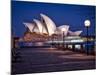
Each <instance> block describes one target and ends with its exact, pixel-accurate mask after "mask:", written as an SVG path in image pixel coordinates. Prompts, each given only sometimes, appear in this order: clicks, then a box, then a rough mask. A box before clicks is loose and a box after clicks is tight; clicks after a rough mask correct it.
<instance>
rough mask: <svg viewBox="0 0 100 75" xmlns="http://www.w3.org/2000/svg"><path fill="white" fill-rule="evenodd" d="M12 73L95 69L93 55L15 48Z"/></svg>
mask: <svg viewBox="0 0 100 75" xmlns="http://www.w3.org/2000/svg"><path fill="white" fill-rule="evenodd" d="M12 50H15V51H16V53H15V55H14V56H12V74H24V73H41V72H55V71H72V70H86V69H95V68H96V67H95V64H96V62H95V56H93V55H86V54H83V53H78V52H73V51H70V50H64V51H63V50H61V49H56V48H39V47H37V48H15V49H12Z"/></svg>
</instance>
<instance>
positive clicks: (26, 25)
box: [23, 23, 35, 32]
mask: <svg viewBox="0 0 100 75" xmlns="http://www.w3.org/2000/svg"><path fill="white" fill-rule="evenodd" d="M23 24H24V25H25V27H27V28H28V29H29V30H30V32H33V28H34V27H35V25H34V24H33V23H23Z"/></svg>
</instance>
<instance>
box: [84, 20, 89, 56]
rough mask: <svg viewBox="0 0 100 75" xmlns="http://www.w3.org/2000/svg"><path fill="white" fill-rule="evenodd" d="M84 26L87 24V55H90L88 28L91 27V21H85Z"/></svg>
mask: <svg viewBox="0 0 100 75" xmlns="http://www.w3.org/2000/svg"><path fill="white" fill-rule="evenodd" d="M84 24H85V27H86V29H87V47H86V48H87V55H88V28H89V27H90V25H91V22H90V20H85V21H84Z"/></svg>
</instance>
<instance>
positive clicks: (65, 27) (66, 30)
mask: <svg viewBox="0 0 100 75" xmlns="http://www.w3.org/2000/svg"><path fill="white" fill-rule="evenodd" d="M63 28H64V29H65V31H64V35H67V33H68V30H69V26H68V25H61V26H59V27H58V30H59V31H58V33H60V34H62V33H63V31H62V29H63Z"/></svg>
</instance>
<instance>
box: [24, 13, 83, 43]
mask: <svg viewBox="0 0 100 75" xmlns="http://www.w3.org/2000/svg"><path fill="white" fill-rule="evenodd" d="M40 16H41V20H38V19H33V23H27V22H24V23H23V24H24V25H25V27H26V29H27V32H26V33H25V35H24V40H30V41H32V40H33V41H35V40H36V41H39V40H41V41H43V40H48V39H49V40H50V39H52V38H53V39H56V40H61V39H62V36H65V37H68V36H79V35H80V34H81V33H82V31H81V30H80V31H75V32H73V31H70V30H69V28H70V26H69V25H60V26H59V27H57V26H56V24H55V23H54V21H53V20H52V19H51V18H49V17H48V16H46V15H45V14H40Z"/></svg>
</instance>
